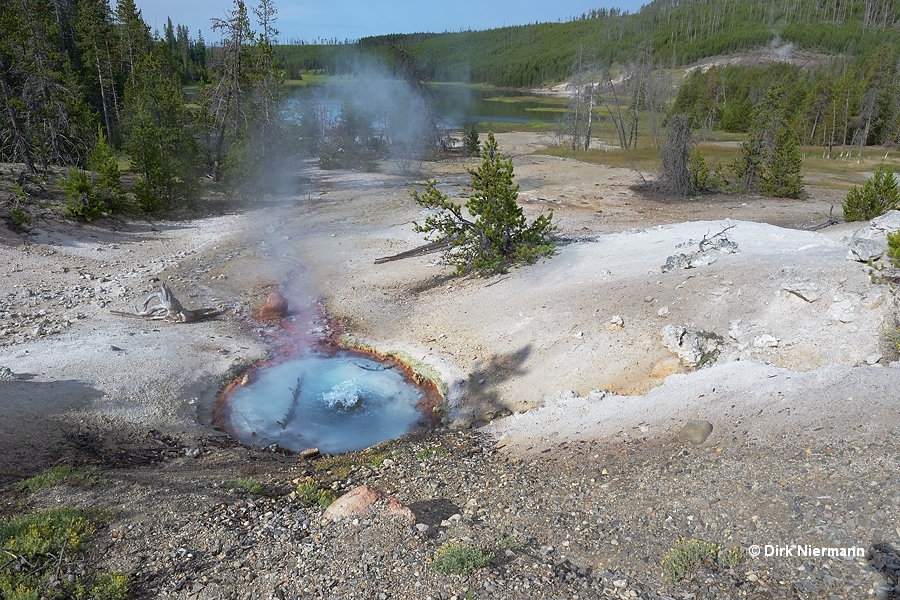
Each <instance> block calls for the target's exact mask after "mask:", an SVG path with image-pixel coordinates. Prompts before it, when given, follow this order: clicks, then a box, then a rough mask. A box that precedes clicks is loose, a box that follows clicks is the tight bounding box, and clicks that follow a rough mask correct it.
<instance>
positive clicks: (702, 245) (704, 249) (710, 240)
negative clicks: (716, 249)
mask: <svg viewBox="0 0 900 600" xmlns="http://www.w3.org/2000/svg"><path fill="white" fill-rule="evenodd" d="M729 229H734V225H729V226H728V227H726V228H725V229H723V230H722V231H720V232H719V233H717V234H716V235H714V236H712V237H710V238H708V237H706V236H707V235H709V232H706V234H705V235H704V236H703V239H702V240H700V244H699V245H698V247H699V248H700V252H705V251H706V248H704V246H705V245H706V244H709V243H710V242H712V241H713V240H714V239H716V238H717V237H719V236H720V235H722V234H724V233H725V232H726V231H728V230H729Z"/></svg>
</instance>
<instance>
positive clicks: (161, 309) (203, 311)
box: [110, 282, 222, 323]
mask: <svg viewBox="0 0 900 600" xmlns="http://www.w3.org/2000/svg"><path fill="white" fill-rule="evenodd" d="M110 312H112V313H113V314H116V315H121V316H123V317H137V318H139V319H146V320H148V321H170V322H172V323H194V322H196V321H201V320H203V319H209V318H212V317H215V316H217V315H220V314H222V311H221V310H219V309H216V308H198V309H196V310H188V309H186V308H185V307H184V306H182V304H181V302H180V301H179V300H178V298H176V297H175V294H173V293H172V290H170V289H169V286H167V285H166V284H165V282H163V284H162V285H161V286H160V288H159V290H157V291H155V292H153V293H152V294H150V295H149V296H147V299H146V300H144V304H143V307H142V309H140V310H139V309H138V308H137V307H136V306H135V307H134V312H133V313H127V312H122V311H118V310H113V311H110Z"/></svg>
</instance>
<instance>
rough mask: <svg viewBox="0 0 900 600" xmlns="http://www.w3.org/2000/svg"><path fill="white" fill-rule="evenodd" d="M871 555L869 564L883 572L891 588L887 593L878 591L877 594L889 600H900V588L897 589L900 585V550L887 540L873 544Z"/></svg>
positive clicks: (870, 550)
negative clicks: (883, 593)
mask: <svg viewBox="0 0 900 600" xmlns="http://www.w3.org/2000/svg"><path fill="white" fill-rule="evenodd" d="M869 555H870V557H871V558H869V564H870V565H872V567H873V568H874V569H876V570H877V571H878V572H879V573H881V576H882V577H884V581H885V583H886V584H887V587H889V588H890V590H889V591H887V594H886V595H882V594H880V593H876V596H877V597H879V598H886V599H887V600H891V599H893V600H900V590H898V589H897V588H898V586H900V552H898V551H897V549H896V548H894V547H893V546H892V545H890V544H888V543H887V542H883V543H880V544H873V545H872V547H871V548H869Z"/></svg>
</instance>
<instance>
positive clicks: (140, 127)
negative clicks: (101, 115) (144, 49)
mask: <svg viewBox="0 0 900 600" xmlns="http://www.w3.org/2000/svg"><path fill="white" fill-rule="evenodd" d="M125 101H126V120H125V121H126V122H125V125H126V140H127V142H126V149H127V150H128V152H129V155H130V157H131V164H132V167H133V168H134V170H135V171H137V172H138V174H139V176H140V178H139V179H138V181H137V182H136V183H135V189H134V192H135V196H136V197H137V200H138V204H139V205H140V207H141V208H143V209H144V210H146V211H156V210H159V209H161V208H172V207H174V206H176V204H177V203H178V202H179V201H191V200H192V199H193V197H194V195H195V193H196V187H197V174H196V164H197V148H196V143H195V142H194V138H193V137H192V136H191V134H190V131H189V130H188V127H187V125H188V122H189V121H188V115H187V111H186V109H185V100H184V93H183V91H182V88H181V80H180V77H179V75H178V66H177V64H176V63H175V58H174V57H173V56H172V53H171V52H170V51H169V48H168V46H167V45H166V44H165V42H160V43H157V44H156V45H154V47H153V49H152V50H151V51H150V52H149V53H148V54H147V55H146V56H144V57H143V58H142V59H141V60H140V61H139V62H138V63H137V64H136V65H135V79H134V84H133V85H132V86H131V88H130V89H129V90H127V93H126V98H125Z"/></svg>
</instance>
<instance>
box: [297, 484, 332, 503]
mask: <svg viewBox="0 0 900 600" xmlns="http://www.w3.org/2000/svg"><path fill="white" fill-rule="evenodd" d="M296 493H297V499H298V500H300V502H302V503H303V504H305V505H307V506H318V507H319V508H328V507H329V506H330V505H331V503H332V502H334V501H335V500H337V495H336V494H335V493H334V492H333V491H332V490H325V489H322V488H320V487H319V486H318V485H316V484H315V482H312V481H306V482H303V483H301V484H299V485H298V486H297V491H296Z"/></svg>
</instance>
